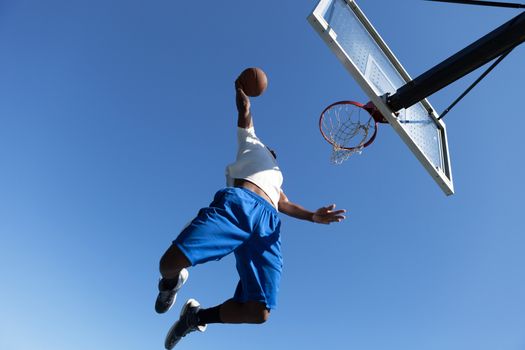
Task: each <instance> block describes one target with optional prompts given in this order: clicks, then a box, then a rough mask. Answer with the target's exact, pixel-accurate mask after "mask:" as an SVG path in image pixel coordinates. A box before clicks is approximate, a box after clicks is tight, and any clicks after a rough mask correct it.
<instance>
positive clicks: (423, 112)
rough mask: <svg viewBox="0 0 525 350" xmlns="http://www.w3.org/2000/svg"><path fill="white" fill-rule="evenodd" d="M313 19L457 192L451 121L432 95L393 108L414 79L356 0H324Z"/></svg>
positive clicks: (446, 187)
mask: <svg viewBox="0 0 525 350" xmlns="http://www.w3.org/2000/svg"><path fill="white" fill-rule="evenodd" d="M308 21H309V22H310V24H311V25H312V26H313V27H314V28H315V30H316V31H317V32H318V33H319V35H320V36H321V37H322V38H323V40H324V41H325V42H326V44H327V45H328V46H329V47H330V49H331V50H332V51H333V52H334V53H335V54H336V56H337V57H338V58H339V60H340V61H341V62H342V63H343V65H344V66H345V68H346V69H347V70H348V71H349V72H350V74H351V75H352V77H353V78H354V79H355V80H356V81H357V83H358V84H359V85H360V87H361V88H362V89H363V90H364V92H365V93H366V94H367V95H368V97H369V98H370V101H372V103H374V105H375V106H376V107H377V108H378V109H379V110H380V112H381V113H382V114H383V116H384V117H385V118H386V119H387V120H388V123H389V124H390V125H391V126H392V127H393V128H394V130H395V131H396V132H397V133H398V134H399V136H400V137H401V139H402V140H403V141H404V142H405V144H406V145H407V146H408V148H409V149H410V150H411V151H412V153H413V154H414V155H415V156H416V158H417V159H418V160H419V162H420V163H421V164H422V165H423V166H424V168H425V169H426V170H427V171H428V173H429V174H430V175H431V176H432V178H433V179H434V180H435V181H436V183H437V184H438V185H439V186H440V187H441V189H442V190H443V192H445V194H447V195H451V194H453V193H454V185H453V181H452V170H451V166H450V158H449V151H448V143H447V132H446V126H445V123H444V122H443V121H442V120H438V116H437V115H436V113H435V112H434V109H433V108H432V106H431V105H430V103H429V102H428V101H427V100H426V99H425V100H422V101H420V102H418V103H416V104H415V105H413V106H411V107H409V108H406V109H402V110H399V111H392V110H391V109H390V108H389V106H388V104H387V103H386V99H387V96H388V95H389V94H394V93H395V92H396V91H397V89H398V88H400V87H401V86H403V85H405V84H406V83H407V82H409V81H411V80H412V79H411V78H410V76H409V75H408V73H407V72H406V71H405V69H404V68H403V67H402V66H401V64H400V63H399V61H398V60H397V59H396V57H395V56H394V54H393V53H392V51H391V50H390V49H389V48H388V46H387V45H386V43H385V42H384V41H383V39H382V38H381V37H380V36H379V34H378V33H377V31H376V30H375V29H374V27H373V26H372V24H371V23H370V21H369V20H368V19H367V18H366V16H365V15H364V13H363V12H362V11H361V9H360V8H359V7H358V6H357V4H356V3H355V1H353V0H320V1H319V3H318V4H317V6H316V7H315V9H314V11H313V12H312V14H311V15H310V16H309V17H308ZM362 102H366V101H362ZM393 112H396V113H393Z"/></svg>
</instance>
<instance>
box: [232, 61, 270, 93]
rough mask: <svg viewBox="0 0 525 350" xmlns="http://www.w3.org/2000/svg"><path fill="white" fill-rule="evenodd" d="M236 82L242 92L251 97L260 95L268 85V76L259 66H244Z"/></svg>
mask: <svg viewBox="0 0 525 350" xmlns="http://www.w3.org/2000/svg"><path fill="white" fill-rule="evenodd" d="M238 82H239V84H240V85H241V88H242V90H243V91H244V93H245V94H246V95H248V96H251V97H256V96H259V95H261V94H262V93H263V92H264V90H266V87H267V86H268V78H267V77H266V74H265V73H264V71H263V70H262V69H261V68H256V67H251V68H246V69H245V70H244V71H243V72H242V73H241V75H239V78H238Z"/></svg>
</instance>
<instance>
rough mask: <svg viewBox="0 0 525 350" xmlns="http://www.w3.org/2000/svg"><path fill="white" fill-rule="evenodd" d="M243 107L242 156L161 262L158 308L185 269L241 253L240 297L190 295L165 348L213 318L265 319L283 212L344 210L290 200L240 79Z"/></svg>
mask: <svg viewBox="0 0 525 350" xmlns="http://www.w3.org/2000/svg"><path fill="white" fill-rule="evenodd" d="M235 87H236V91H237V95H236V103H237V110H238V121H237V126H238V128H237V137H238V146H239V149H238V153H237V159H236V162H235V163H233V164H231V165H229V166H228V167H227V169H226V176H227V185H228V187H226V188H225V189H222V190H220V191H218V192H217V193H216V194H215V198H214V200H213V202H212V203H211V204H210V205H209V207H207V208H203V209H201V210H200V211H199V213H198V215H197V217H196V218H195V219H194V220H193V221H192V222H191V223H190V224H189V225H188V226H187V227H186V228H185V229H184V230H183V231H182V232H181V233H180V235H179V236H178V237H177V239H175V241H174V242H173V244H172V245H171V247H170V248H169V249H168V250H167V251H166V252H165V254H164V255H163V256H162V258H161V260H160V273H161V275H162V279H161V280H160V281H159V294H158V297H157V300H156V303H155V310H156V311H157V312H158V313H164V312H166V311H168V310H169V308H170V307H171V306H172V305H173V303H174V302H175V298H176V295H177V292H178V291H179V289H180V288H181V287H182V285H183V284H184V283H185V282H186V280H187V278H188V270H187V268H188V267H190V266H195V265H198V264H202V263H205V262H208V261H211V260H218V259H220V258H222V257H224V256H226V255H228V254H230V253H234V254H235V259H236V265H237V271H238V273H239V277H240V281H239V283H238V285H237V289H236V291H235V294H234V296H233V297H232V298H231V299H229V300H227V301H225V302H223V303H222V304H220V305H217V306H215V307H212V308H208V309H205V308H201V306H200V305H199V303H198V302H197V301H196V300H194V299H190V300H188V301H187V302H186V304H185V305H184V306H183V308H182V312H181V314H180V319H179V320H178V321H177V322H175V324H174V325H173V326H172V327H171V329H170V330H169V332H168V334H167V336H166V340H165V347H166V349H168V350H169V349H172V348H173V347H174V346H175V345H176V344H177V343H178V342H179V341H180V339H181V338H182V337H184V336H185V335H186V334H188V333H190V332H192V331H200V332H203V331H204V330H205V329H206V327H207V325H208V324H211V323H255V324H258V323H263V322H265V321H267V320H268V317H269V315H270V310H272V309H273V308H274V307H275V306H276V298H277V292H278V289H279V281H280V278H281V270H282V257H281V241H280V225H281V224H280V219H279V216H278V212H281V213H284V214H286V215H289V216H292V217H294V218H297V219H302V220H308V221H312V222H315V223H320V224H330V223H332V222H340V221H342V220H344V219H345V216H344V215H343V214H344V213H345V210H334V209H335V205H334V204H332V205H329V206H326V207H323V208H320V209H318V210H317V211H315V212H311V211H309V210H306V209H305V208H303V207H301V206H300V205H298V204H295V203H293V202H291V201H290V200H288V198H287V197H286V195H285V194H284V192H283V191H282V189H281V184H282V182H283V177H282V174H281V171H280V170H279V167H278V165H277V161H276V155H275V152H273V151H272V150H270V149H269V148H267V147H266V146H265V145H264V144H263V143H262V142H261V141H260V140H259V138H258V137H257V136H256V135H255V130H254V127H253V121H252V116H251V113H250V100H249V98H248V96H247V95H246V94H245V93H244V91H243V90H242V87H241V85H240V82H239V79H237V80H236V82H235Z"/></svg>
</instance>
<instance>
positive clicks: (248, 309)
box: [220, 300, 270, 324]
mask: <svg viewBox="0 0 525 350" xmlns="http://www.w3.org/2000/svg"><path fill="white" fill-rule="evenodd" d="M220 315H221V321H222V322H223V323H252V324H261V323H264V322H266V321H268V319H269V318H270V310H269V309H268V308H267V307H266V304H265V303H261V302H257V301H248V302H245V303H240V302H238V301H235V300H228V301H226V302H225V303H224V304H222V305H221V310H220Z"/></svg>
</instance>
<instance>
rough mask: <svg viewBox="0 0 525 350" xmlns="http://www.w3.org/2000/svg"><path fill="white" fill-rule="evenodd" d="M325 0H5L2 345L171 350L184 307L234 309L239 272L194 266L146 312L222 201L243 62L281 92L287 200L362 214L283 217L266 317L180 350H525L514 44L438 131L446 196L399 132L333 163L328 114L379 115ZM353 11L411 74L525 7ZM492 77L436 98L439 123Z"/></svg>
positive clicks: (274, 112)
mask: <svg viewBox="0 0 525 350" xmlns="http://www.w3.org/2000/svg"><path fill="white" fill-rule="evenodd" d="M316 2H317V1H311V0H308V1H298V0H294V1H277V0H268V1H251V0H244V1H237V0H236V1H233V0H232V1H223V2H217V1H199V2H190V1H184V2H180V1H164V0H161V1H156V0H155V1H148V2H146V1H138V0H126V1H124V0H112V1H102V0H90V1H84V0H78V1H65V0H48V1H45V2H44V1H36V0H16V1H15V0H4V1H2V2H1V4H0V53H1V54H0V77H1V78H0V237H1V244H0V276H1V281H2V287H1V288H0V348H2V349H6V350H22V349H23V350H25V349H29V348H35V349H40V350H47V349H53V350H62V349H70V348H72V347H74V348H75V349H78V350H83V349H86V350H87V349H95V348H99V349H109V348H115V347H119V348H126V349H130V350H132V349H145V348H147V349H162V347H163V339H164V335H165V333H166V331H167V329H168V328H169V327H170V325H171V323H172V322H173V321H174V320H175V319H176V318H177V317H178V310H179V309H180V306H181V304H182V302H183V301H184V300H186V299H187V298H190V297H193V298H196V299H198V300H199V301H200V302H201V303H202V304H203V305H205V306H213V305H216V304H217V303H219V302H222V301H223V300H225V299H227V298H229V297H230V296H231V295H232V293H233V291H234V289H235V286H236V282H237V275H236V271H235V267H234V260H233V258H231V257H228V258H225V259H223V260H222V261H220V262H218V263H210V264H207V265H203V266H199V267H197V268H194V269H192V270H191V271H190V280H189V281H188V283H187V285H186V286H185V287H184V289H183V290H182V291H181V293H180V295H179V300H178V303H177V305H176V306H175V307H174V310H173V311H171V312H169V313H168V314H165V315H157V314H155V312H154V310H153V304H154V299H155V297H156V283H157V278H158V270H157V268H158V259H159V257H160V256H161V254H162V253H163V252H164V250H165V249H166V248H167V247H168V245H169V244H170V242H171V240H172V239H174V238H175V237H176V235H177V234H178V232H179V230H180V229H181V227H183V226H184V224H186V222H187V221H188V220H189V219H191V218H192V216H193V215H194V214H195V213H196V211H197V210H198V209H199V208H200V207H202V206H205V205H207V204H208V203H209V201H210V200H211V198H212V195H213V193H214V192H215V191H216V190H218V189H219V188H221V187H222V186H224V167H225V165H226V164H227V163H229V162H231V161H232V160H233V158H234V155H235V118H236V110H235V104H234V90H233V81H234V79H235V77H236V76H237V74H238V73H239V72H240V71H241V70H242V69H244V68H245V67H248V66H260V67H262V68H263V69H264V70H265V71H266V72H267V74H268V77H269V88H268V90H267V92H266V93H265V94H264V95H263V96H261V97H259V98H255V99H253V100H252V108H253V114H254V118H255V125H256V128H257V132H258V135H259V136H260V137H261V138H262V139H263V141H265V142H266V143H267V144H269V145H271V146H272V147H273V148H275V149H276V150H277V152H278V155H279V160H280V164H281V168H282V170H283V172H284V175H285V183H284V190H285V191H286V193H287V195H288V197H289V198H290V199H291V200H293V201H296V202H298V203H300V204H302V205H304V206H305V207H308V208H310V209H315V208H317V207H320V206H322V205H326V204H329V203H332V202H333V203H337V205H338V207H341V208H346V209H347V210H348V211H349V215H348V219H347V220H346V221H345V222H344V223H341V224H338V225H331V226H320V225H313V224H310V223H306V222H299V221H295V220H292V219H289V218H286V217H284V218H283V230H282V239H283V250H284V259H285V270H284V276H283V281H282V286H281V293H280V296H279V306H278V309H277V310H275V311H274V312H272V316H271V318H270V321H269V322H268V323H266V324H264V325H262V326H250V325H242V326H230V325H214V326H211V327H209V328H208V331H207V332H206V333H205V334H195V335H194V334H192V335H191V336H189V337H188V338H187V339H184V340H183V342H181V343H180V344H179V347H178V348H181V349H206V348H214V349H225V348H227V349H229V350H234V349H244V348H246V347H247V346H249V347H250V349H252V350H258V349H268V348H273V349H284V348H298V349H307V350H308V349H319V348H329V349H334V350H338V349H359V350H376V349H377V350H379V349H400V350H401V349H402V350H412V349H413V350H416V349H417V350H421V349H425V350H434V349H436V350H437V349H440V350H441V349H448V350H456V349H457V350H460V349H461V350H464V349H477V350H485V349H486V350H489V349H490V350H493V349H505V350H518V349H524V348H525V333H524V331H523V330H524V329H525V300H524V295H525V275H524V273H523V266H524V264H525V255H524V254H523V246H524V245H525V237H524V233H525V229H524V228H525V224H524V223H523V214H522V211H523V199H522V197H523V195H524V194H525V185H524V182H523V178H524V177H525V167H524V166H523V161H522V160H523V156H522V153H523V150H524V146H523V143H522V142H521V137H522V130H523V129H524V127H525V120H524V118H523V115H522V114H523V113H522V112H521V110H522V108H520V106H521V102H522V100H523V96H522V90H523V89H522V81H523V78H524V77H525V68H524V65H523V56H524V55H525V52H524V51H523V48H522V47H519V48H517V49H516V50H514V52H513V53H512V54H511V55H510V56H508V57H507V58H506V59H505V60H504V61H503V62H502V63H501V64H500V65H499V66H498V67H497V68H496V69H495V71H494V72H493V73H492V74H491V75H489V76H488V77H487V78H486V79H485V80H484V81H483V82H482V83H481V84H480V85H479V86H478V87H477V88H476V89H475V90H474V91H473V92H472V93H471V94H469V95H468V96H467V97H466V98H465V100H464V101H463V102H461V103H460V104H459V105H458V106H457V107H456V108H455V109H454V110H453V111H452V112H451V113H450V114H449V115H448V116H447V117H446V119H445V120H446V123H447V127H448V137H449V145H450V150H451V158H452V168H453V176H454V181H455V187H456V194H455V195H454V196H452V197H446V196H445V195H444V194H443V193H442V192H441V190H440V189H439V187H438V186H437V185H436V184H435V183H434V182H433V181H432V179H431V178H430V177H429V176H428V175H427V173H426V172H425V170H424V169H423V168H422V166H421V165H420V164H419V163H418V162H417V161H416V160H415V158H414V157H413V156H412V154H411V153H410V152H409V151H408V149H407V148H406V147H405V145H404V144H403V143H402V141H401V140H400V139H399V138H398V137H397V135H396V134H395V133H394V131H393V130H391V129H390V128H389V127H388V126H384V127H382V128H381V130H380V131H379V135H378V139H377V140H376V142H375V143H374V144H373V145H372V146H370V147H369V149H367V150H366V151H365V152H364V153H363V154H362V155H360V156H356V157H354V158H353V159H351V160H349V161H348V162H346V163H345V164H343V165H341V166H334V165H332V164H330V162H329V156H330V148H329V146H328V145H327V144H326V143H325V141H323V139H322V138H321V136H320V134H319V132H318V129H317V120H318V115H319V113H320V112H321V111H322V109H323V108H324V107H325V106H326V105H328V104H330V103H331V102H334V101H337V100H341V99H351V100H357V101H360V102H367V100H366V97H365V96H364V93H363V92H362V91H361V90H360V89H359V87H358V86H357V84H356V83H355V82H354V81H353V80H352V78H351V77H350V76H349V75H348V74H347V72H346V71H345V69H344V68H343V66H342V65H341V64H340V63H339V61H338V60H337V59H336V57H335V56H334V55H333V54H332V53H331V52H330V51H329V50H328V48H327V47H325V44H324V43H323V42H322V40H321V39H320V38H319V37H318V35H317V34H316V33H315V32H314V30H313V29H312V28H311V27H310V25H309V24H308V23H307V21H306V17H307V15H308V14H309V13H310V11H311V10H312V9H313V7H314V6H315V4H316ZM359 5H360V7H361V8H362V9H363V11H364V12H365V13H366V14H367V16H368V17H369V19H370V20H371V21H372V22H373V24H374V26H375V27H376V29H377V30H378V31H379V32H380V33H381V35H382V36H383V38H384V39H385V40H386V41H387V42H388V44H389V46H390V48H391V49H392V50H393V51H394V53H395V54H396V56H397V57H398V58H399V60H400V61H401V62H402V63H403V65H404V66H405V68H406V69H407V70H408V72H409V73H410V74H411V75H412V76H417V75H418V74H420V73H422V72H424V71H425V70H426V69H428V68H430V67H431V66H433V65H434V64H436V63H438V62H440V61H441V60H443V59H445V58H446V57H448V56H449V55H450V54H452V53H454V52H456V51H457V50H459V49H461V48H462V47H464V46H465V45H467V44H469V43H470V42H472V41H474V40H475V39H477V38H478V37H480V36H482V35H483V34H485V33H486V32H488V31H490V30H492V29H493V28H495V27H497V26H499V25H500V24H502V23H503V22H505V21H507V20H508V19H510V18H511V17H513V16H515V15H517V14H518V12H517V11H514V10H505V9H490V8H477V7H468V6H459V5H447V4H436V3H429V2H424V1H416V0H406V1H383V0H381V1H379V0H375V1H370V0H361V1H360V2H359ZM479 73H480V72H477V73H475V74H473V75H471V76H468V77H466V78H464V79H462V80H461V81H459V82H457V83H455V84H453V85H452V86H450V87H448V88H446V89H444V90H443V91H440V92H438V93H436V94H435V95H434V96H431V98H430V101H431V103H432V104H433V105H434V106H435V107H436V109H438V110H442V109H444V108H445V107H447V106H448V104H449V103H450V102H451V101H452V100H453V99H454V98H455V97H456V96H457V95H459V94H460V93H461V92H462V91H463V89H464V88H465V87H466V86H468V84H469V83H470V82H471V81H473V79H475V77H476V76H477V75H476V74H479Z"/></svg>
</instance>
